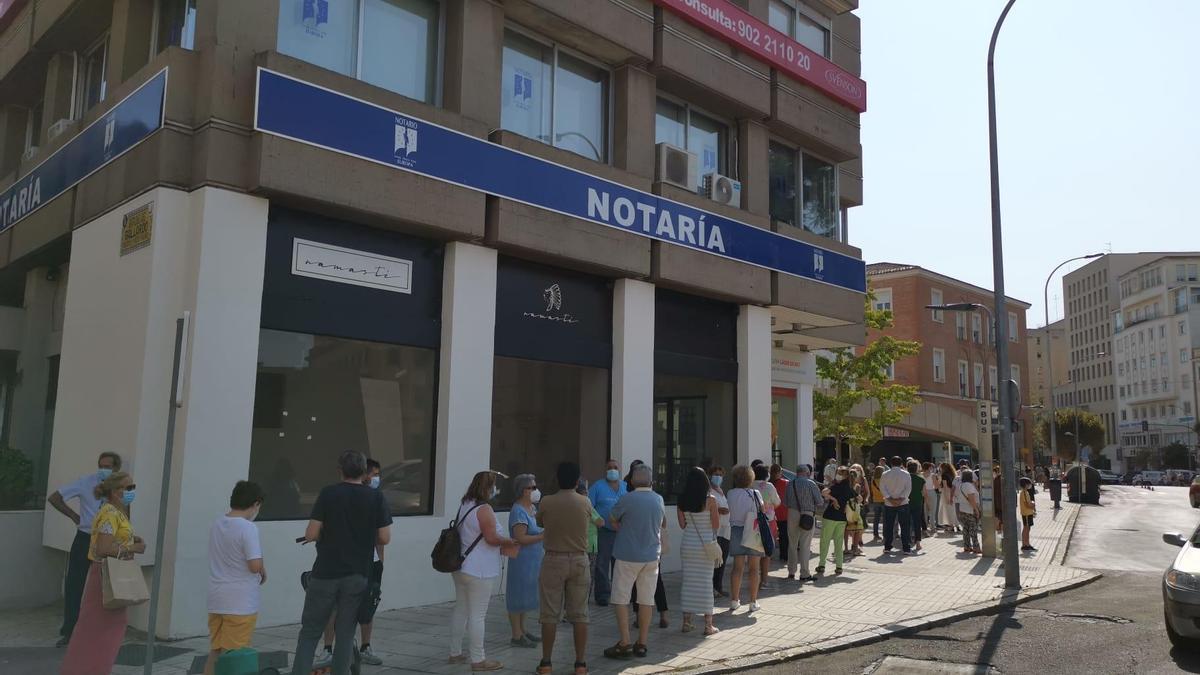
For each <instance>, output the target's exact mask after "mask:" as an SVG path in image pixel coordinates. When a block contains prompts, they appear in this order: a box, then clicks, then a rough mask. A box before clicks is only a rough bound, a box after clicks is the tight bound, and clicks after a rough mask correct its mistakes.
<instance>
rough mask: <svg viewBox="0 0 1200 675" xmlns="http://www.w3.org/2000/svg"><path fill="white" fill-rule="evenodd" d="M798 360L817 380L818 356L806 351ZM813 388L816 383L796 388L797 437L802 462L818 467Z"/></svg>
mask: <svg viewBox="0 0 1200 675" xmlns="http://www.w3.org/2000/svg"><path fill="white" fill-rule="evenodd" d="M797 360H798V361H800V362H802V363H804V364H805V367H804V369H805V371H807V372H810V373H813V380H814V382H815V380H816V372H817V356H816V355H815V354H813V353H811V352H805V353H803V354H800V355H798V356H797ZM813 389H814V385H813V384H810V383H805V384H801V385H800V386H799V387H797V388H796V404H797V405H798V406H799V412H800V414H799V415H798V417H799V419H800V431H799V435H798V436H797V437H796V438H797V440H798V443H799V456H800V463H801V464H812V465H813V468H814V469H815V468H816V451H817V446H816V441H815V439H814V438H813V434H814V432H815V429H816V426H815V424H814V422H813Z"/></svg>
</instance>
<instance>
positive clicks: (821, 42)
mask: <svg viewBox="0 0 1200 675" xmlns="http://www.w3.org/2000/svg"><path fill="white" fill-rule="evenodd" d="M793 37H794V38H796V42H799V43H800V44H802V45H804V46H805V47H808V48H809V49H811V50H813V51H814V52H816V53H818V54H820V55H821V56H824V57H826V58H828V57H829V31H828V30H826V29H825V27H824V26H822V25H821V24H819V23H817V22H816V21H813V20H812V19H810V18H808V17H807V16H804V15H803V14H797V15H796V34H795V35H794V36H793Z"/></svg>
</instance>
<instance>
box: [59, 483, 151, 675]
mask: <svg viewBox="0 0 1200 675" xmlns="http://www.w3.org/2000/svg"><path fill="white" fill-rule="evenodd" d="M135 488H136V486H135V485H134V484H133V477H132V476H130V475H129V474H127V473H125V472H123V471H117V472H115V473H113V474H112V475H110V476H109V477H108V478H106V479H104V481H103V482H101V483H100V485H98V486H97V487H96V491H97V493H99V494H98V496H99V497H100V499H101V500H102V503H101V505H100V510H99V511H98V512H97V513H96V519H95V520H94V521H92V537H91V545H90V547H89V549H88V560H90V561H91V565H90V567H89V569H88V576H87V582H86V583H85V585H84V587H83V602H82V604H80V606H79V623H77V624H76V625H75V632H74V633H73V634H72V637H71V642H70V643H69V644H68V645H67V655H66V657H65V658H64V659H63V664H62V670H60V671H59V672H60V673H61V674H62V675H95V674H97V673H108V672H111V671H112V668H113V664H114V663H116V661H117V652H118V651H119V650H120V649H121V641H122V640H124V639H125V625H126V617H125V606H126V604H125V603H123V602H122V598H121V597H119V596H121V595H122V594H121V593H118V594H116V595H118V597H109V598H106V597H105V596H106V595H109V596H113V595H114V593H113V592H112V590H113V589H114V588H115V589H117V590H118V591H119V590H120V588H121V587H122V584H121V583H120V582H122V581H125V582H133V583H136V582H135V581H134V580H133V579H126V578H121V579H114V578H112V575H114V574H120V573H121V572H122V571H126V570H122V569H121V567H122V566H121V564H120V563H119V562H115V561H128V560H133V556H134V555H135V554H140V553H145V552H146V542H144V541H142V538H141V537H138V536H136V535H135V534H134V533H133V525H131V524H130V522H129V516H128V515H126V511H127V509H128V508H129V505H130V504H132V503H133V498H134V495H135ZM110 560H111V561H114V562H113V563H108V564H107V565H106V561H110ZM106 566H107V567H108V570H109V571H107V572H106V571H104V570H105V568H106ZM137 574H138V575H139V577H140V574H141V570H140V569H138V570H137ZM106 575H109V578H108V579H106V578H105V576H106ZM125 576H128V575H125ZM141 581H142V583H141V587H140V589H136V588H135V589H133V591H134V592H135V593H134V594H135V595H136V594H137V593H138V592H142V595H143V596H144V595H145V594H144V591H145V587H146V584H145V581H144V580H141ZM133 583H131V584H125V585H124V586H126V587H128V586H130V585H133ZM106 585H107V587H108V592H107V593H106V588H105V587H106ZM106 600H107V601H108V602H107V604H108V605H110V606H111V605H114V604H115V605H119V606H117V607H115V608H114V609H106V608H105V604H106ZM145 600H146V598H145V597H142V602H144V601H145ZM128 604H135V603H128Z"/></svg>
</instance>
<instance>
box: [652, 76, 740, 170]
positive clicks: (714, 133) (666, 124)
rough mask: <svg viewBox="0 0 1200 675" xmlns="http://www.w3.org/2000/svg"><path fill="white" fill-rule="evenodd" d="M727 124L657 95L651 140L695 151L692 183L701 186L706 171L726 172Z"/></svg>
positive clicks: (688, 106)
mask: <svg viewBox="0 0 1200 675" xmlns="http://www.w3.org/2000/svg"><path fill="white" fill-rule="evenodd" d="M729 137H730V136H729V126H728V125H726V124H724V123H721V122H718V121H717V120H716V119H714V118H712V117H709V116H708V115H704V114H702V113H699V112H697V111H696V110H695V109H693V108H692V107H691V106H690V105H687V104H684V103H676V102H674V101H672V100H670V99H667V98H663V97H662V96H660V97H659V98H658V101H657V103H656V107H655V116H654V142H655V143H670V144H671V145H674V146H676V147H680V148H684V149H686V150H687V151H688V152H692V153H695V155H696V157H698V158H699V160H700V171H699V176H697V180H699V183H698V184H697V185H696V186H695V187H696V189H697V191H699V189H700V188H702V187H704V176H705V175H706V174H710V173H720V174H729V173H730V172H729V170H728V164H727V162H728V159H727V153H726V150H725V148H726V147H727V144H728V143H729Z"/></svg>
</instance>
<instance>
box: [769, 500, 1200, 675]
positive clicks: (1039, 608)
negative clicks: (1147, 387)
mask: <svg viewBox="0 0 1200 675" xmlns="http://www.w3.org/2000/svg"><path fill="white" fill-rule="evenodd" d="M1198 522H1200V511H1197V510H1193V509H1192V508H1191V507H1190V506H1189V504H1188V500H1187V489H1186V488H1157V489H1156V490H1154V491H1153V492H1151V491H1148V490H1142V489H1141V488H1135V487H1124V486H1120V487H1105V488H1104V490H1103V493H1102V495H1101V506H1085V507H1084V510H1083V511H1082V512H1081V513H1080V516H1079V521H1078V523H1077V525H1076V528H1075V534H1074V537H1073V538H1072V541H1071V548H1070V553H1069V555H1068V557H1067V564H1069V565H1072V566H1075V567H1083V568H1085V569H1092V570H1097V571H1099V572H1101V573H1102V574H1103V575H1104V577H1103V578H1102V579H1100V580H1099V581H1096V582H1094V583H1091V584H1089V585H1086V586H1084V587H1082V588H1079V589H1076V590H1073V591H1068V592H1066V593H1062V594H1059V595H1053V596H1050V597H1048V598H1044V599H1042V600H1037V601H1034V602H1030V603H1026V604H1023V605H1021V606H1019V607H1016V608H1010V609H1008V610H1005V611H1003V612H1001V613H999V614H994V615H989V616H980V617H974V618H970V619H964V620H963V621H959V622H957V623H954V624H951V625H949V626H944V627H941V628H934V629H930V630H926V631H921V632H919V633H914V634H911V635H908V636H904V637H895V638H891V639H888V640H884V641H882V642H878V643H875V644H871V645H866V646H864V647H859V648H856V649H850V650H846V651H841V652H835V653H832V654H826V655H822V656H816V657H812V658H807V659H802V660H799V661H794V662H791V663H786V664H783V665H780V666H773V667H770V668H762V669H759V670H758V671H757V672H759V673H763V674H770V675H776V674H778V675H783V674H784V673H789V674H790V673H796V672H814V673H855V674H858V673H862V674H863V675H868V674H871V675H874V674H879V675H883V674H895V673H904V674H910V673H911V674H917V673H1088V674H1089V675H1093V674H1098V673H1177V672H1192V673H1200V654H1190V653H1187V652H1182V651H1180V650H1175V649H1172V647H1171V644H1170V643H1169V642H1168V641H1167V635H1166V633H1165V631H1164V630H1163V622H1162V596H1161V591H1160V589H1159V583H1160V581H1159V580H1160V576H1161V574H1162V572H1163V570H1164V569H1165V568H1166V567H1167V565H1168V564H1170V562H1171V561H1172V560H1173V559H1174V556H1175V553H1176V552H1177V551H1178V549H1176V548H1174V547H1172V546H1169V545H1167V544H1164V543H1162V533H1163V532H1164V531H1179V532H1184V533H1190V532H1191V531H1192V530H1193V529H1195V528H1196V525H1197V523H1198ZM946 583H948V584H952V583H953V580H947V581H946ZM929 591H930V592H931V593H936V592H938V589H936V588H931V589H929Z"/></svg>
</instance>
